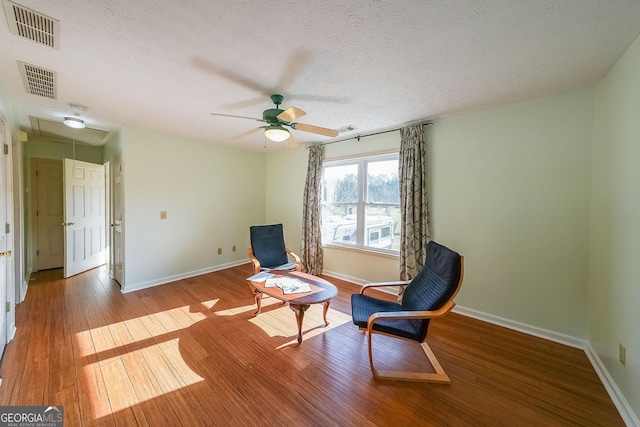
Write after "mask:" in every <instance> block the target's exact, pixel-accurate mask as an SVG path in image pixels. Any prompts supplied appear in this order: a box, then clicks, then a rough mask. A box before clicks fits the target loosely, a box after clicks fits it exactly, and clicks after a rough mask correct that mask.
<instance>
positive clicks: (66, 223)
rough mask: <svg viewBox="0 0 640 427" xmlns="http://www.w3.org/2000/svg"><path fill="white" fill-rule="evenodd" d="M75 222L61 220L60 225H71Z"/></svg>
mask: <svg viewBox="0 0 640 427" xmlns="http://www.w3.org/2000/svg"><path fill="white" fill-rule="evenodd" d="M73 224H75V222H63V223H62V225H64V226H67V225H73Z"/></svg>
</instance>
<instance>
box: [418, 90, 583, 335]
mask: <svg viewBox="0 0 640 427" xmlns="http://www.w3.org/2000/svg"><path fill="white" fill-rule="evenodd" d="M593 103H594V89H587V90H583V91H578V92H571V93H567V94H563V95H558V96H553V97H548V98H543V99H538V100H534V101H529V102H524V103H519V104H514V105H510V106H507V107H502V108H494V109H490V110H485V111H480V112H476V113H471V114H465V115H460V116H456V117H450V118H443V119H441V120H440V121H439V122H438V123H437V124H436V125H435V126H434V127H433V128H430V129H429V132H428V140H429V153H430V155H429V157H430V163H429V165H430V173H431V176H430V180H429V181H430V187H431V211H432V215H431V220H432V223H431V225H432V235H433V238H434V239H435V240H438V241H441V242H443V243H444V244H446V245H451V247H453V248H455V249H456V250H458V251H459V252H460V253H461V254H463V255H465V280H464V284H463V287H462V291H461V292H460V295H459V297H458V298H457V302H458V304H460V305H461V306H464V307H467V308H472V309H475V310H479V311H481V312H485V313H490V314H492V315H495V316H500V317H504V318H507V319H510V320H515V321H519V322H522V323H525V324H528V325H532V326H537V327H540V328H545V329H548V330H552V331H555V332H560V333H565V334H568V335H571V336H574V337H579V338H586V324H587V312H586V306H587V282H588V273H587V272H588V259H589V209H590V191H591V189H590V186H591V149H592V134H593V133H592V132H593V126H592V122H593Z"/></svg>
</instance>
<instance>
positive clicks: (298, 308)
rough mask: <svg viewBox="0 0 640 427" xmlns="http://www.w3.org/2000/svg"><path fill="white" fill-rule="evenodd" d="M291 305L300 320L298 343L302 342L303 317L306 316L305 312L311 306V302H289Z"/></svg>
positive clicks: (298, 320) (297, 319)
mask: <svg viewBox="0 0 640 427" xmlns="http://www.w3.org/2000/svg"><path fill="white" fill-rule="evenodd" d="M289 307H290V308H291V310H293V312H294V313H295V314H296V321H297V322H298V344H301V343H302V319H303V318H304V312H305V311H307V309H308V308H309V304H289Z"/></svg>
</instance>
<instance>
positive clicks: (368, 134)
mask: <svg viewBox="0 0 640 427" xmlns="http://www.w3.org/2000/svg"><path fill="white" fill-rule="evenodd" d="M436 123H438V119H432V120H425V121H420V122H414V123H407V124H406V125H404V126H402V127H399V128H393V129H387V130H381V131H379V132H373V133H367V134H365V135H356V136H351V137H349V138H344V139H338V140H335V141H329V142H322V143H319V144H310V145H308V146H307V147H306V148H309V147H313V146H317V147H322V146H323V145H329V144H335V143H336V142H344V141H350V140H352V139H357V140H358V141H360V139H361V138H366V137H368V136H375V135H382V134H383V133H389V132H396V131H399V130H400V129H402V128H403V127H407V126H413V125H418V124H421V125H423V126H429V125H431V126H433V125H435V124H436Z"/></svg>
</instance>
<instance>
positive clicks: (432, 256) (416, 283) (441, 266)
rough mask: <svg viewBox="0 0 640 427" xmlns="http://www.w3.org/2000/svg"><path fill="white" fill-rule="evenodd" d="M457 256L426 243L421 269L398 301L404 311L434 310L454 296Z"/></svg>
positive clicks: (447, 250) (439, 246)
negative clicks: (400, 302)
mask: <svg viewBox="0 0 640 427" xmlns="http://www.w3.org/2000/svg"><path fill="white" fill-rule="evenodd" d="M460 262H461V261H460V254H458V253H457V252H454V251H452V250H451V249H449V248H447V247H446V246H442V245H440V244H438V243H436V242H434V241H433V240H432V241H430V242H429V243H427V255H426V260H425V265H424V267H423V268H422V269H421V270H420V272H419V273H418V274H417V275H416V277H414V278H413V280H411V283H410V284H409V286H407V289H406V290H405V292H404V295H403V297H402V307H403V309H404V310H412V311H415V310H424V311H429V310H437V309H439V308H440V307H442V305H443V304H444V303H445V302H447V301H448V300H449V299H450V298H451V296H452V295H453V293H454V292H455V290H456V288H457V286H458V282H459V281H460Z"/></svg>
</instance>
